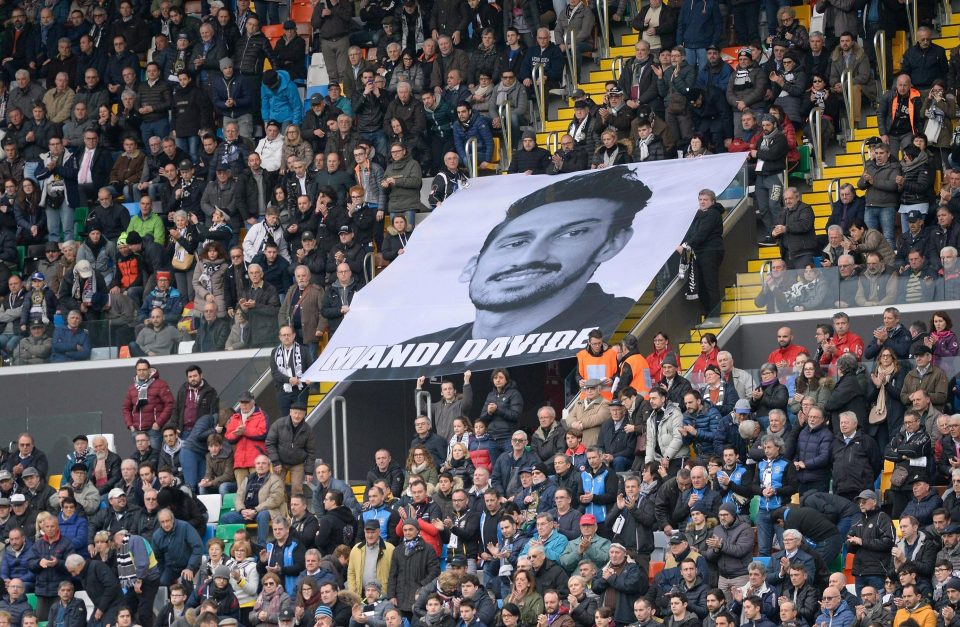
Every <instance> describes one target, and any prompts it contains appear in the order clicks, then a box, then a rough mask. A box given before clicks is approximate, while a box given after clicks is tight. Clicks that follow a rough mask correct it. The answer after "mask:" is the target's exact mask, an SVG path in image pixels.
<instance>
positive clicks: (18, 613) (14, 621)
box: [0, 595, 33, 627]
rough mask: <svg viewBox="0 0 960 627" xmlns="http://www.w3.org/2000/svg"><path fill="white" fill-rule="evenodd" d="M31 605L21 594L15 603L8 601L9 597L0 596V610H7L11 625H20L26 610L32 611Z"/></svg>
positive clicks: (15, 626) (16, 626)
mask: <svg viewBox="0 0 960 627" xmlns="http://www.w3.org/2000/svg"><path fill="white" fill-rule="evenodd" d="M32 611H33V607H31V605H30V602H29V601H27V597H25V596H22V597H20V599H19V600H18V601H17V602H16V603H11V602H10V597H8V596H7V595H4V596H3V598H0V612H8V613H9V614H10V624H11V625H13V627H20V623H21V622H23V615H24V614H26V613H27V612H32Z"/></svg>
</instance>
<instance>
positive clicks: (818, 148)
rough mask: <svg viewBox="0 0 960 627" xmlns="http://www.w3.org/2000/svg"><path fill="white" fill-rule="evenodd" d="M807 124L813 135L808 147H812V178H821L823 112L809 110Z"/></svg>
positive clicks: (815, 109) (818, 108) (814, 109)
mask: <svg viewBox="0 0 960 627" xmlns="http://www.w3.org/2000/svg"><path fill="white" fill-rule="evenodd" d="M807 124H808V125H809V126H810V132H811V133H812V134H813V137H811V138H810V140H811V141H810V145H811V146H813V177H814V178H817V179H818V178H820V177H822V176H823V111H821V110H820V107H814V108H813V109H810V115H808V116H807Z"/></svg>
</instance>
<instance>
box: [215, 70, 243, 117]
mask: <svg viewBox="0 0 960 627" xmlns="http://www.w3.org/2000/svg"><path fill="white" fill-rule="evenodd" d="M210 92H211V96H212V100H213V108H214V109H216V110H217V113H219V114H220V115H224V116H227V117H231V118H238V117H240V116H241V115H244V114H247V113H251V112H252V111H251V109H252V108H253V94H252V93H250V90H249V89H247V85H246V83H245V82H244V81H243V80H242V79H241V78H240V76H239V75H238V74H234V75H233V76H232V77H231V78H225V77H223V76H222V75H219V74H218V75H216V78H214V79H213V80H212V81H210ZM228 94H229V96H230V97H231V98H233V105H234V106H233V107H228V106H227V95H228Z"/></svg>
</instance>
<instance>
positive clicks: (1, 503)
mask: <svg viewBox="0 0 960 627" xmlns="http://www.w3.org/2000/svg"><path fill="white" fill-rule="evenodd" d="M0 507H10V499H8V498H0Z"/></svg>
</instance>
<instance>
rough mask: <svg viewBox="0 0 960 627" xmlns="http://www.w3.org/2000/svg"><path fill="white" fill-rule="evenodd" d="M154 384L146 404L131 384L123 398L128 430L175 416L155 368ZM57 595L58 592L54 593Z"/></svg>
mask: <svg viewBox="0 0 960 627" xmlns="http://www.w3.org/2000/svg"><path fill="white" fill-rule="evenodd" d="M150 378H151V379H153V382H152V383H151V384H150V387H149V388H147V398H146V402H145V403H143V404H142V405H140V404H139V403H138V394H137V386H136V385H134V384H132V383H131V384H130V387H129V388H128V389H127V394H126V396H125V397H124V398H123V422H124V424H126V425H127V428H128V429H130V428H133V429H136V430H137V431H146V430H147V429H150V428H151V426H152V425H153V423H157V424H158V425H160V426H161V427H163V425H164V424H166V422H167V421H168V420H170V416H172V415H173V403H174V401H173V393H172V392H171V391H170V386H169V385H167V382H166V381H164V380H163V379H161V378H160V373H159V372H158V371H157V369H156V368H154V369H153V370H152V371H151V372H150ZM54 594H56V591H54Z"/></svg>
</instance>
